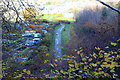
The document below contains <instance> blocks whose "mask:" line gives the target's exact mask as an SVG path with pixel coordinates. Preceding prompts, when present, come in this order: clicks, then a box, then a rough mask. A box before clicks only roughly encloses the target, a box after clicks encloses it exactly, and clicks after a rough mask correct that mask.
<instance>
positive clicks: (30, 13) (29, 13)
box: [22, 8, 36, 20]
mask: <svg viewBox="0 0 120 80" xmlns="http://www.w3.org/2000/svg"><path fill="white" fill-rule="evenodd" d="M22 14H23V16H24V19H25V20H35V19H36V18H35V17H36V13H35V9H34V8H25V9H24V10H23V11H22Z"/></svg>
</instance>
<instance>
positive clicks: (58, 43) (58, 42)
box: [54, 24, 65, 58]
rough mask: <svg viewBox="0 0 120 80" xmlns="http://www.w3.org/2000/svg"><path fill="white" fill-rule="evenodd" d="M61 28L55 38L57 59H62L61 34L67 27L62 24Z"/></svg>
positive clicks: (56, 31)
mask: <svg viewBox="0 0 120 80" xmlns="http://www.w3.org/2000/svg"><path fill="white" fill-rule="evenodd" d="M60 25H61V27H60V28H59V29H57V30H55V33H56V38H55V45H54V50H55V55H54V56H55V58H62V50H61V33H62V30H63V29H64V27H65V25H64V24H60Z"/></svg>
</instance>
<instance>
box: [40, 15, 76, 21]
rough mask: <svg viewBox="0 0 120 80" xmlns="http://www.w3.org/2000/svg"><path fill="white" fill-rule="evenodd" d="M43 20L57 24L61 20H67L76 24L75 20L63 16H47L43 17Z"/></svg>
mask: <svg viewBox="0 0 120 80" xmlns="http://www.w3.org/2000/svg"><path fill="white" fill-rule="evenodd" d="M42 18H43V19H46V20H48V21H53V22H57V21H59V20H65V21H66V20H67V21H70V22H74V21H75V19H70V18H67V17H64V16H63V15H62V14H46V15H44V16H42Z"/></svg>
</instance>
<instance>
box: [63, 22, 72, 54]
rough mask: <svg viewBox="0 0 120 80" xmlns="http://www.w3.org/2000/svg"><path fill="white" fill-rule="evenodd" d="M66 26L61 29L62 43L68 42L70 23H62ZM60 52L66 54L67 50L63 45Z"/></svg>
mask: <svg viewBox="0 0 120 80" xmlns="http://www.w3.org/2000/svg"><path fill="white" fill-rule="evenodd" d="M64 25H65V26H66V27H65V28H64V29H63V31H62V45H65V44H67V43H68V42H69V36H68V33H69V31H70V26H71V24H64ZM62 53H63V55H64V54H67V53H68V51H67V50H66V49H65V48H64V47H63V48H62Z"/></svg>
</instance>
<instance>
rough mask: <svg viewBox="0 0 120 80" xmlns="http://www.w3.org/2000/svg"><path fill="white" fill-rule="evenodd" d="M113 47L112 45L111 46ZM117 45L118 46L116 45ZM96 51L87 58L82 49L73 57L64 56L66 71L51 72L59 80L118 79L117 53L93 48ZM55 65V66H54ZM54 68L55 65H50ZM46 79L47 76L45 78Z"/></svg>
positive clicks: (118, 58)
mask: <svg viewBox="0 0 120 80" xmlns="http://www.w3.org/2000/svg"><path fill="white" fill-rule="evenodd" d="M111 45H113V44H111ZM117 45H119V44H117ZM95 49H96V51H98V52H96V53H95V52H93V54H90V55H89V56H88V55H86V54H84V52H83V49H82V48H80V49H79V51H76V50H75V51H76V56H75V55H69V56H66V55H64V58H63V60H67V63H68V68H67V71H66V70H64V69H62V70H52V71H51V72H52V73H54V74H55V75H56V76H57V77H60V78H72V79H76V78H100V77H101V78H108V79H109V78H115V79H118V78H119V77H120V74H119V71H120V69H119V68H120V63H119V60H120V54H119V51H118V50H116V51H110V50H109V51H105V50H103V49H101V48H99V47H95ZM56 65H57V64H56ZM52 66H53V67H55V65H54V64H53V65H52ZM46 77H47V76H46Z"/></svg>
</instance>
